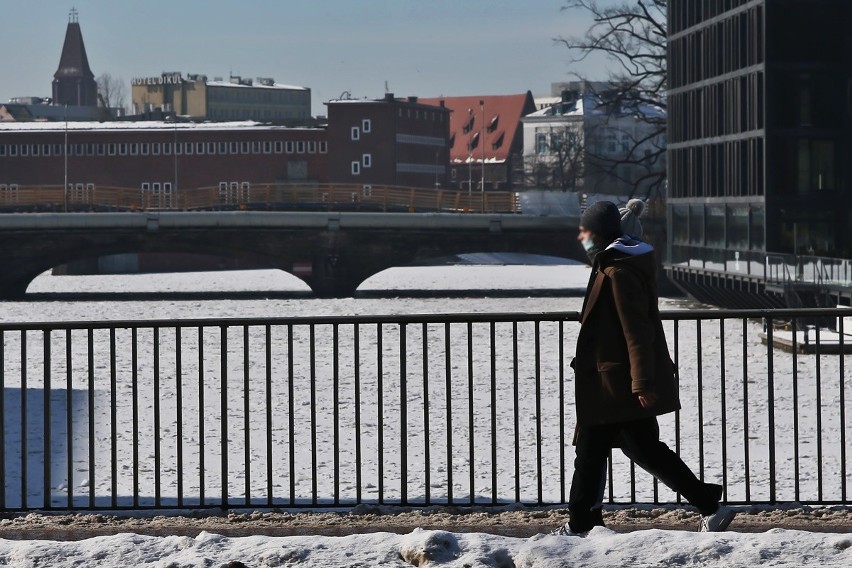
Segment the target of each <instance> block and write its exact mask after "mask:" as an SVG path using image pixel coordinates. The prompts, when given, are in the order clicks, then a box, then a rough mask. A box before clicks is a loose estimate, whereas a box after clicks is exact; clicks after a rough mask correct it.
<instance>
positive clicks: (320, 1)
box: [0, 0, 605, 114]
mask: <svg viewBox="0 0 852 568" xmlns="http://www.w3.org/2000/svg"><path fill="white" fill-rule="evenodd" d="M563 5H564V1H563V0H533V1H520V0H239V1H232V0H220V1H212V0H169V1H165V0H71V1H63V2H59V1H57V0H40V1H38V2H31V1H24V0H19V1H13V0H5V1H4V2H3V6H2V12H0V13H2V22H0V53H2V54H3V55H2V57H0V77H2V79H0V102H3V101H7V100H8V99H9V98H10V97H14V96H30V95H32V96H50V94H51V81H52V80H53V73H54V72H55V71H56V68H57V66H58V64H59V55H60V53H61V50H62V42H63V39H64V37H65V27H66V25H67V23H68V12H69V11H70V9H71V8H72V6H73V7H76V8H77V10H78V12H79V21H80V26H81V28H82V31H83V37H84V40H85V43H86V51H87V53H88V56H89V63H90V65H91V67H92V71H93V72H94V73H95V75H96V76H97V75H100V74H101V73H110V74H111V75H113V76H114V77H119V78H121V79H123V81H124V82H125V84H126V89H127V92H128V96H129V93H130V79H131V78H133V77H140V76H154V75H159V74H160V73H161V72H163V71H180V72H183V73H203V74H206V75H207V76H208V77H209V78H211V79H212V78H213V77H227V76H228V74H229V73H233V74H234V75H242V76H244V77H274V78H275V79H276V81H278V82H280V83H287V84H293V85H302V86H305V87H309V88H310V89H311V90H312V94H313V101H312V112H313V113H314V114H324V113H325V109H324V107H323V106H322V103H323V102H324V101H327V100H328V99H331V98H336V97H338V96H340V94H341V93H342V92H343V91H349V92H350V93H351V94H352V96H354V97H356V98H363V97H370V98H373V97H380V96H381V95H382V94H383V93H384V88H385V87H384V85H385V81H387V83H388V87H389V90H390V91H391V92H394V93H396V94H397V95H398V96H406V95H418V96H423V97H426V96H438V95H446V96H454V95H471V94H506V93H521V92H525V91H527V90H530V91H532V92H533V94H534V95H538V94H547V93H548V92H549V90H550V83H551V82H555V81H563V80H568V79H570V78H571V76H570V73H571V72H572V71H575V72H580V73H583V74H584V75H585V76H587V77H589V78H592V79H601V78H603V77H604V76H605V71H604V69H603V65H602V63H601V61H600V60H598V61H597V62H591V63H586V64H585V68H583V67H577V66H574V67H572V66H571V65H570V64H569V56H568V53H567V51H566V50H565V48H564V47H560V46H558V45H556V44H555V43H554V41H553V39H554V38H556V37H558V36H570V35H578V34H581V33H582V32H583V30H584V29H585V28H586V27H587V26H588V20H584V19H582V18H581V17H580V15H579V14H576V13H572V12H565V11H560V8H561V7H562V6H563Z"/></svg>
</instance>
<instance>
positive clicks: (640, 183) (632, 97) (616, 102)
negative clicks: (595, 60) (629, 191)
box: [555, 0, 667, 198]
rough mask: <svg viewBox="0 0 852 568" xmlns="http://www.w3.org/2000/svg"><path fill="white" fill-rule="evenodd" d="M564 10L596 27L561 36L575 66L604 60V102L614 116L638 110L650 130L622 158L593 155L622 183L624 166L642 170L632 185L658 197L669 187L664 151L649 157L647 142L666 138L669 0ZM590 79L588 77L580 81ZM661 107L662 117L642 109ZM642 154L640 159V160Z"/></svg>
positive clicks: (582, 0)
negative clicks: (607, 67) (606, 66)
mask: <svg viewBox="0 0 852 568" xmlns="http://www.w3.org/2000/svg"><path fill="white" fill-rule="evenodd" d="M562 9H563V10H564V11H574V12H577V13H583V14H584V15H586V16H589V17H591V19H592V24H591V25H590V27H589V28H588V29H587V30H586V32H585V34H584V35H583V36H582V37H567V38H566V37H559V38H556V40H555V41H556V42H557V43H559V44H561V45H563V46H564V47H566V48H567V49H568V51H569V53H570V55H571V61H572V62H579V61H583V60H585V59H586V58H588V57H589V56H591V55H603V56H604V57H605V58H606V59H607V60H608V61H609V62H610V64H612V67H613V68H614V71H612V72H611V73H610V75H609V77H608V80H607V83H608V84H609V85H610V86H609V87H608V88H609V89H611V91H610V92H608V93H607V94H606V97H604V98H605V99H608V100H609V101H611V102H610V103H609V104H608V105H607V106H608V108H609V109H611V112H612V115H613V116H624V113H625V112H626V111H627V110H629V109H630V108H635V109H636V112H635V114H634V115H633V116H635V118H636V119H637V120H639V121H641V122H644V123H645V124H647V125H648V126H649V128H648V130H647V132H648V133H647V134H646V135H644V136H642V137H641V139H640V140H632V141H631V144H630V145H629V147H628V148H627V150H626V151H625V152H622V153H620V154H619V155H618V156H617V157H613V156H610V155H604V154H603V153H599V154H600V155H590V158H591V162H592V163H594V164H596V165H597V167H598V168H600V169H601V171H602V172H606V173H607V174H609V175H611V176H613V177H615V178H616V179H622V178H623V176H621V175H620V174H619V172H620V171H623V169H624V168H619V166H621V165H642V166H645V167H646V168H647V173H645V174H643V175H641V176H639V177H638V178H637V179H633V180H623V181H625V182H629V183H632V184H633V187H634V190H633V193H636V192H637V191H638V190H640V188H641V189H644V191H645V192H646V195H645V197H646V198H648V197H650V196H651V193H652V192H654V193H659V192H660V191H661V190H662V189H663V188H664V186H665V180H666V171H665V146H664V145H662V146H660V145H656V146H655V147H654V148H653V149H652V150H651V153H650V154H647V152H648V143H649V142H650V141H651V140H653V139H655V138H661V139H664V136H665V131H666V121H665V116H664V111H665V108H666V103H665V91H666V26H667V20H666V16H667V0H621V1H620V2H619V3H617V4H612V3H610V2H604V1H600V0H566V3H565V6H563V8H562ZM579 78H580V79H587V78H586V77H579ZM643 106H644V107H656V108H657V109H659V110H660V112H658V113H644V112H642V111H641V107H643ZM640 152H641V155H640Z"/></svg>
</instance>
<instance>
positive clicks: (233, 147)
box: [231, 142, 240, 154]
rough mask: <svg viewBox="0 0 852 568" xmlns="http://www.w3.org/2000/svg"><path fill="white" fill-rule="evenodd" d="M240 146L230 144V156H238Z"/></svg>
mask: <svg viewBox="0 0 852 568" xmlns="http://www.w3.org/2000/svg"><path fill="white" fill-rule="evenodd" d="M239 153H240V145H239V144H238V143H237V142H231V154H239Z"/></svg>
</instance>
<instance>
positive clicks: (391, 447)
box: [0, 266, 849, 507]
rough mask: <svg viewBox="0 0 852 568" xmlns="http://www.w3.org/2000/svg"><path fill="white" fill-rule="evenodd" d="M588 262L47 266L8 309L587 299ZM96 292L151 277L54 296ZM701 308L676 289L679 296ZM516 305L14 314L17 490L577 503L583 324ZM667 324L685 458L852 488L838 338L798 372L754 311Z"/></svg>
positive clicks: (617, 463)
mask: <svg viewBox="0 0 852 568" xmlns="http://www.w3.org/2000/svg"><path fill="white" fill-rule="evenodd" d="M587 276H588V269H587V268H586V267H582V266H541V267H535V266H525V267H517V266H515V267H494V266H491V267H431V268H418V269H405V270H403V269H395V270H393V271H388V272H386V273H383V274H380V275H377V276H376V277H374V278H373V279H371V280H370V281H368V282H366V283H365V284H364V285H363V288H365V289H370V288H372V289H404V288H418V289H453V288H463V289H470V288H483V289H495V288H505V289H529V290H535V289H566V288H568V289H573V290H576V291H577V293H578V295H577V296H564V297H532V298H524V297H520V298H518V297H514V298H459V299H446V298H434V299H411V298H407V299H406V298H389V299H388V298H385V299H340V300H313V299H286V300H285V299H263V298H262V297H261V298H256V299H221V298H220V299H215V300H213V299H204V298H193V299H191V300H186V299H182V300H181V299H175V298H174V297H171V298H170V293H177V292H188V291H189V292H199V291H201V292H203V291H213V290H216V291H219V292H221V291H223V290H225V291H233V292H246V291H250V292H263V291H269V292H278V291H282V290H300V289H304V288H303V285H302V284H301V282H300V281H298V280H295V279H294V278H292V277H290V276H288V275H286V274H284V273H281V272H277V271H252V272H225V273H210V274H171V275H139V276H111V277H103V276H102V277H71V276H63V277H57V276H50V275H47V274H45V275H42V276H41V277H39V278H38V279H37V280H36V281H34V282H33V284H32V285H31V286H30V289H29V292H32V293H34V294H36V296H35V298H36V301H28V302H8V303H4V304H2V306H0V309H2V310H3V314H4V317H3V320H4V322H6V323H7V324H8V323H12V322H45V321H51V322H62V321H72V322H81V321H107V320H122V321H138V320H151V319H177V320H183V319H199V318H201V319H207V318H266V317H298V316H340V315H354V316H363V317H364V318H366V321H369V317H370V316H375V315H383V314H385V315H386V314H390V315H394V314H400V315H412V314H436V313H439V314H440V313H479V314H485V313H507V314H509V313H512V314H536V313H540V312H544V313H550V312H572V311H576V310H578V309H579V307H580V302H581V298H580V297H579V294H582V290H583V289H584V287H585V283H586V280H587ZM92 292H97V293H104V292H116V293H123V294H126V293H128V292H139V293H143V294H144V295H145V296H144V299H141V300H134V299H129V300H123V301H115V299H110V298H109V297H106V296H105V297H101V298H98V299H97V300H87V301H65V300H60V301H47V300H44V299H38V294H67V293H92ZM153 294H162V296H161V297H159V298H156V299H152V298H151V295H153ZM270 295H272V294H270ZM692 307H693V306H691V305H689V304H688V303H685V302H683V301H679V300H663V301H662V308H663V309H676V310H683V309H690V308H692ZM505 319H507V320H511V319H513V318H512V317H507V318H505ZM518 319H520V320H522V321H518V322H512V321H506V322H498V323H495V324H494V325H493V327H492V325H491V324H490V323H474V324H472V325H468V324H467V323H455V324H452V325H450V326H444V325H441V324H428V325H425V326H424V325H421V324H410V325H408V326H406V330H405V333H404V334H403V333H401V332H400V326H399V325H396V324H386V325H381V326H378V325H375V324H368V323H365V324H362V325H359V326H357V328H356V326H354V325H351V324H343V325H340V326H337V327H335V326H332V325H319V326H316V327H313V328H311V327H309V326H303V325H297V326H293V327H292V328H291V327H288V326H286V325H283V326H282V325H275V326H271V327H270V328H269V329H268V330H267V328H266V327H265V326H263V325H260V326H248V327H243V326H236V327H229V328H227V336H226V341H225V342H224V345H223V341H222V332H221V326H219V325H214V326H212V327H205V328H204V329H203V331H202V333H201V340H199V331H198V328H197V327H192V328H189V329H181V330H180V335H179V336H178V333H177V331H176V329H175V328H174V327H163V328H160V329H156V330H155V329H153V328H151V327H144V326H141V327H140V328H139V329H138V330H136V331H134V330H132V329H115V330H114V332H113V334H111V332H110V330H108V329H96V330H94V331H92V332H91V334H90V335H89V334H88V332H87V331H85V330H78V331H73V332H71V333H70V334H68V335H66V333H65V332H64V331H54V332H52V333H51V334H50V341H49V345H50V349H49V350H46V349H45V342H44V334H43V333H42V332H41V331H30V332H27V333H26V343H25V345H23V344H22V341H21V338H22V334H21V332H18V331H14V332H6V334H5V336H4V351H3V370H4V375H3V380H4V387H5V388H4V390H3V393H4V401H3V402H4V428H5V452H4V457H5V464H4V468H5V469H4V471H5V485H6V505H7V506H9V507H19V506H21V505H22V503H21V499H20V495H21V493H22V492H23V490H24V489H26V493H27V495H28V497H27V505H28V506H29V507H41V506H42V505H43V504H44V497H45V494H46V491H47V492H49V493H50V502H51V503H52V504H53V505H54V506H64V505H65V504H66V503H67V500H68V496H69V491H70V492H71V494H72V500H73V503H74V504H75V506H86V505H88V504H89V503H90V501H89V499H90V498H94V502H95V503H96V504H97V505H111V504H115V505H118V506H130V505H132V504H133V503H134V501H135V500H136V499H138V500H139V502H140V503H142V504H147V505H152V504H155V503H158V504H160V505H163V506H172V505H175V504H176V502H177V499H178V498H179V497H182V498H183V504H184V505H189V506H192V505H198V504H200V503H201V502H202V500H203V502H204V503H206V504H216V503H218V502H219V500H220V499H221V496H222V493H223V481H222V480H223V475H224V476H225V478H226V484H225V487H226V489H227V493H228V495H229V498H230V499H231V502H232V503H243V502H245V500H246V499H249V500H250V503H252V504H256V505H263V504H266V503H267V502H268V501H267V499H268V497H269V496H270V495H272V497H273V499H274V503H276V504H290V503H296V504H310V503H312V502H314V501H315V502H318V503H330V502H332V501H333V500H335V498H336V499H338V500H339V502H340V503H343V504H346V503H354V502H356V500H358V499H361V500H363V501H371V502H375V501H379V500H385V501H387V502H399V501H401V500H405V499H408V500H409V501H411V502H424V501H425V500H427V499H429V500H430V501H431V502H434V503H440V502H446V501H447V499H448V497H449V496H450V494H452V498H453V499H454V500H455V501H457V502H468V501H470V500H475V501H477V502H490V501H491V500H492V499H496V500H499V501H514V500H516V499H520V500H521V501H524V502H538V501H544V502H560V501H563V500H564V497H565V494H566V491H567V487H568V481H569V480H570V475H571V469H572V466H571V462H572V459H573V451H572V449H571V446H570V440H571V434H572V430H573V425H574V418H573V416H574V413H573V396H572V395H573V375H572V373H571V370H570V368H569V367H568V363H569V362H570V359H571V355H572V351H573V346H574V341H575V338H576V332H577V324H576V322H573V321H565V322H556V321H542V322H540V323H535V322H533V321H523V320H524V319H530V320H532V319H534V318H532V317H528V318H518ZM545 319H546V318H545ZM666 325H667V332H668V339H669V344H670V349H671V351H672V354H673V357H674V358H675V360H676V361H677V363H678V365H679V370H680V376H681V398H682V402H683V410H682V411H681V412H680V413H679V414H678V415H677V416H675V415H672V416H667V417H664V418H662V419H661V426H662V431H663V437H664V439H665V440H666V441H667V442H669V443H670V444H671V445H672V446H677V447H678V449H679V451H680V452H681V454H682V455H683V457H684V459H685V460H686V461H687V463H688V464H690V466H692V467H693V469H695V470H699V469H700V470H701V473H702V474H703V476H704V477H705V478H706V479H708V480H713V481H725V482H726V485H727V487H728V494H727V497H728V499H729V500H732V501H742V502H745V501H752V502H755V501H756V502H761V501H769V500H771V499H772V498H774V499H776V500H779V501H795V500H801V501H815V500H824V501H829V500H840V499H841V497H842V495H843V494H845V481H846V479H848V476H849V474H848V469H849V468H848V467H843V465H842V463H841V451H840V450H841V447H842V443H843V440H844V439H845V438H844V436H845V434H846V429H847V428H848V426H847V425H846V422H847V421H845V416H844V414H842V413H840V411H839V405H838V404H837V402H838V401H839V400H840V397H841V392H844V391H842V390H841V385H842V384H843V376H842V375H843V374H846V373H848V371H847V370H846V368H847V367H848V366H846V365H842V364H841V361H840V359H839V357H838V356H836V355H834V356H828V355H823V356H821V357H820V358H819V359H817V358H816V357H815V356H813V355H808V356H805V355H800V356H799V357H798V358H797V360H796V365H795V366H796V368H797V373H796V375H795V377H794V374H793V372H792V369H793V368H794V365H793V359H792V356H791V355H789V354H784V353H781V352H778V351H776V352H774V353H772V352H770V351H769V350H767V348H766V347H765V346H763V345H761V343H760V339H759V337H758V333H759V332H760V331H761V330H762V328H761V325H760V323H759V322H755V321H746V322H743V321H742V320H733V321H726V322H725V324H724V327H722V326H721V324H720V322H719V320H711V321H705V322H702V324H701V326H700V328H699V326H698V325H697V324H696V323H695V322H689V321H687V322H680V323H678V324H677V326H675V324H674V323H673V322H667V324H666ZM424 330H425V333H426V335H425V337H424ZM134 334H135V337H136V340H135V342H134ZM447 334H449V344H450V349H449V354H450V356H449V358H448V357H446V353H447V349H446V348H445V345H446V342H447ZM492 337H493V341H492ZM743 337H744V338H745V339H743ZM356 341H357V344H356ZM178 345H179V346H180V349H177V346H178ZM69 346H70V348H69ZM90 346H91V347H90ZM267 346H268V347H269V348H268V351H267ZM335 346H336V347H337V349H335ZM48 352H49V354H50V364H49V366H47V370H45V367H46V366H45V364H44V360H45V353H48ZM401 353H403V354H404V356H401V355H400V354H401ZM424 353H425V356H424ZM178 354H179V355H180V357H179V358H178ZM224 354H227V357H224V356H223V355H224ZM22 361H26V364H22ZM69 361H70V366H69V363H68V362H69ZM113 361H114V365H113ZM492 361H493V363H492ZM770 368H771V369H772V370H773V372H772V374H771V378H772V380H771V381H770V380H769V378H770V372H769V370H770ZM69 369H70V371H69ZM22 370H23V371H22ZM24 371H25V372H24ZM45 377H47V379H45ZM113 377H114V378H113ZM794 378H795V381H794ZM45 380H47V381H48V382H49V384H50V396H49V397H46V396H45V389H44V386H45ZM69 380H70V385H71V388H70V390H69V389H68V386H69ZM24 383H25V385H26V392H27V396H26V397H25V399H24V401H25V402H26V404H25V405H24V404H22V397H21V391H22V388H21V387H22V386H23V385H24ZM223 385H224V387H223ZM223 388H224V393H225V396H224V397H223V396H222V393H223ZM68 392H71V393H72V394H71V396H70V398H69V397H68V396H67V394H66V393H68ZM794 392H795V395H796V396H795V398H794V396H793V394H794ZM770 393H771V394H772V396H770ZM844 395H845V392H844ZM46 403H47V404H49V409H48V410H49V413H48V419H47V420H45V412H44V409H45V404H46ZM90 407H91V408H93V409H94V413H91V414H90V413H89V408H90ZM69 409H70V413H69ZM46 422H47V423H49V426H48V427H47V428H46V427H45V424H46ZM427 424H428V426H427ZM770 425H772V427H770ZM23 427H25V428H26V430H27V435H26V436H24V437H22V436H21V429H22V428H23ZM794 429H795V431H796V432H797V435H798V437H794V436H793V432H794ZM676 432H679V436H678V435H676ZM45 433H47V434H49V436H46V435H45ZM772 444H774V447H775V453H774V455H773V459H770V450H769V448H770V445H772ZM46 446H47V448H48V452H47V453H46V452H45V447H46ZM90 447H91V448H94V451H93V452H90V451H89V448H90ZM69 448H70V451H69ZM224 448H227V449H226V450H224ZM223 455H227V462H223V460H222V456H223ZM22 456H26V457H22ZM46 456H47V457H48V459H45V457H46ZM68 457H70V458H71V464H70V467H69V463H68ZM818 464H820V465H821V468H820V467H818ZM797 465H798V467H797ZM613 468H614V469H613V476H612V484H611V495H612V497H613V499H614V500H616V501H620V502H628V501H632V500H635V501H639V502H651V501H654V500H655V499H656V500H660V501H663V502H668V501H672V500H674V499H675V496H674V495H673V494H671V493H670V492H668V490H667V489H665V488H663V487H660V488H655V487H654V484H653V483H652V482H651V480H650V479H649V478H648V477H647V476H646V475H645V474H644V473H641V472H637V474H636V484H635V493H634V492H633V489H632V487H631V472H630V468H629V465H628V464H627V462H626V461H625V460H624V459H623V458H622V457H621V456H619V455H616V456H615V459H614V466H613ZM45 473H46V474H47V475H48V476H49V479H47V480H46V479H45V476H44V474H45ZM69 474H70V478H69ZM773 475H774V479H775V483H774V486H773V484H772V483H771V481H770V480H771V479H772V476H773ZM24 485H26V487H25V488H24ZM45 486H47V489H46V488H45ZM270 491H271V492H270Z"/></svg>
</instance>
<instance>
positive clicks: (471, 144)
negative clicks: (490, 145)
mask: <svg viewBox="0 0 852 568" xmlns="http://www.w3.org/2000/svg"><path fill="white" fill-rule="evenodd" d="M477 146H479V132H476V133H474V135H473V136H472V137H471V139H470V142H469V143H468V145H467V148H468V150H473V149H474V148H476V147H477Z"/></svg>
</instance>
